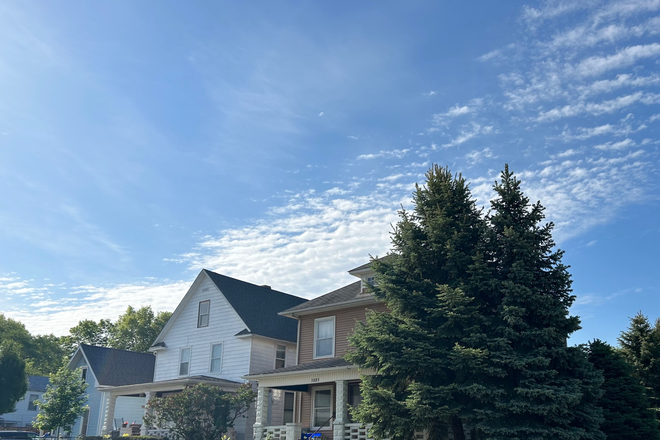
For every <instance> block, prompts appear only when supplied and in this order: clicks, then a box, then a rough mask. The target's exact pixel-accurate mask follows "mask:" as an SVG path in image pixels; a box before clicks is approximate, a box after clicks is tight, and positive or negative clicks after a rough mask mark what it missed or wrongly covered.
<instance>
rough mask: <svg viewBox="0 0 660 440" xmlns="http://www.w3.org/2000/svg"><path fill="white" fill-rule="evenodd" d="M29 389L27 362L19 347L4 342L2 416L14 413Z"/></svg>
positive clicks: (0, 360)
mask: <svg viewBox="0 0 660 440" xmlns="http://www.w3.org/2000/svg"><path fill="white" fill-rule="evenodd" d="M0 317H2V315H0ZM27 389H28V384H27V373H26V371H25V362H24V361H23V359H21V356H20V354H19V351H18V345H17V344H14V343H11V342H9V341H3V342H2V343H0V414H5V413H9V412H13V411H14V406H15V405H16V402H18V401H19V400H21V399H22V398H23V396H24V395H25V393H26V392H27Z"/></svg>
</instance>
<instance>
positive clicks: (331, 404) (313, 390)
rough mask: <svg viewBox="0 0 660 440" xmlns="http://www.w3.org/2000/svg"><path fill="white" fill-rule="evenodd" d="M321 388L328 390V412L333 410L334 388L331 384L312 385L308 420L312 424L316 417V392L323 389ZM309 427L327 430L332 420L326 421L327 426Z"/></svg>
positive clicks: (330, 427) (330, 426)
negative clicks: (310, 408)
mask: <svg viewBox="0 0 660 440" xmlns="http://www.w3.org/2000/svg"><path fill="white" fill-rule="evenodd" d="M323 390H330V414H332V413H333V412H334V409H335V406H334V402H335V389H334V387H333V386H332V385H324V386H320V387H313V388H312V412H311V413H310V420H309V424H310V425H313V424H314V421H315V420H314V419H315V418H316V392H317V391H323ZM311 429H313V430H320V431H327V430H330V429H332V420H330V422H329V423H328V426H324V427H320V426H311Z"/></svg>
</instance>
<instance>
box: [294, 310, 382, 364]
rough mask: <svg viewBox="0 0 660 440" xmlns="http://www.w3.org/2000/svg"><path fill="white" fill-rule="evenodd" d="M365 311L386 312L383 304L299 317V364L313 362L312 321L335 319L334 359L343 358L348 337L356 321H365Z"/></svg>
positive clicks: (347, 346) (346, 348)
mask: <svg viewBox="0 0 660 440" xmlns="http://www.w3.org/2000/svg"><path fill="white" fill-rule="evenodd" d="M367 310H376V311H378V312H386V311H387V307H386V306H385V304H383V303H378V304H371V305H369V306H366V307H365V306H359V307H350V308H346V309H341V310H334V311H331V312H325V313H317V314H314V315H306V316H301V317H300V345H299V363H301V364H304V363H307V362H311V361H313V360H314V320H315V319H318V318H326V317H330V316H334V317H335V357H341V356H343V355H344V354H345V353H346V351H347V350H348V348H349V344H348V336H349V335H351V334H352V333H353V330H354V329H355V323H356V321H363V322H364V321H365V319H366V313H367Z"/></svg>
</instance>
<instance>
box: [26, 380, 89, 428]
mask: <svg viewBox="0 0 660 440" xmlns="http://www.w3.org/2000/svg"><path fill="white" fill-rule="evenodd" d="M85 390H87V383H85V381H84V380H83V379H82V374H81V370H80V369H77V370H71V369H69V368H67V367H62V368H60V369H59V370H58V371H57V372H56V373H53V374H51V375H50V384H49V385H48V387H47V389H46V392H45V393H44V394H43V396H42V397H41V400H37V401H36V405H37V406H38V407H39V413H38V414H37V418H36V420H35V421H34V422H32V425H33V426H34V427H35V428H39V429H43V430H44V431H53V430H55V429H57V428H59V427H63V428H67V427H70V426H72V425H73V424H74V422H75V421H76V419H77V418H78V417H80V416H81V415H82V414H83V413H84V412H85V410H87V407H86V406H85V402H86V401H87V395H85Z"/></svg>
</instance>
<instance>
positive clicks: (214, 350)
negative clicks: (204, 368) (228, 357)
mask: <svg viewBox="0 0 660 440" xmlns="http://www.w3.org/2000/svg"><path fill="white" fill-rule="evenodd" d="M210 371H211V373H220V372H221V371H222V343H220V344H212V345H211V369H210Z"/></svg>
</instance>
